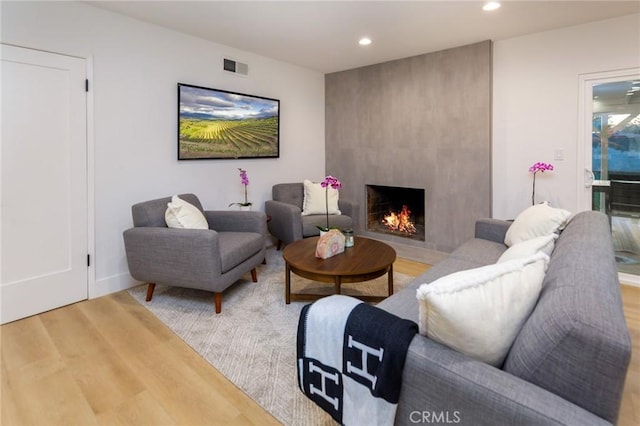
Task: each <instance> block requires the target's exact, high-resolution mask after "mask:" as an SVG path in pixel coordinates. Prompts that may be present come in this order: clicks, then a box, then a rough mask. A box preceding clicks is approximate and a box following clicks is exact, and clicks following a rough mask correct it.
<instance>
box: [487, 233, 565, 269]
mask: <svg viewBox="0 0 640 426" xmlns="http://www.w3.org/2000/svg"><path fill="white" fill-rule="evenodd" d="M556 238H558V235H557V234H551V235H545V236H544V237H536V238H532V239H530V240H527V241H522V242H519V243H518V244H514V245H512V246H511V247H509V248H508V249H507V250H506V251H505V252H504V253H502V256H500V258H499V259H498V262H497V263H502V262H507V261H509V260H513V259H519V258H522V257H529V256H531V255H534V254H536V253H537V252H539V251H541V252H542V253H544V254H546V255H547V256H551V253H552V252H553V248H554V247H555V245H556Z"/></svg>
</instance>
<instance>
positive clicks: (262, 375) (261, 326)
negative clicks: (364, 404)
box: [129, 248, 412, 426]
mask: <svg viewBox="0 0 640 426" xmlns="http://www.w3.org/2000/svg"><path fill="white" fill-rule="evenodd" d="M411 279H412V277H410V276H407V275H404V274H399V273H394V292H395V291H399V290H400V289H401V288H403V287H404V286H405V285H406V284H408V283H409V282H410V281H411ZM291 282H292V284H291V288H292V292H293V293H296V292H310V293H320V292H326V293H327V294H331V293H332V289H333V285H329V284H321V283H314V282H311V281H309V280H306V279H303V278H300V277H297V276H295V275H293V274H292V279H291ZM386 283H387V276H386V275H385V276H383V277H380V278H378V279H376V280H373V281H368V282H366V283H356V284H344V285H343V293H344V294H352V295H357V294H362V295H364V294H366V295H386ZM129 293H130V294H131V295H132V296H133V297H134V298H135V299H136V300H137V301H138V302H140V303H141V304H142V305H143V306H145V307H146V308H147V309H149V310H150V311H151V312H152V313H153V314H154V315H156V316H157V317H158V318H159V319H160V320H161V321H162V322H163V323H164V324H166V325H167V326H168V327H169V328H170V329H171V330H173V332H174V333H176V335H178V336H179V337H180V338H181V339H183V340H184V341H185V342H186V343H187V344H188V345H189V346H191V347H192V348H193V349H194V350H195V351H196V352H198V353H199V354H200V355H201V356H202V357H203V358H204V359H206V360H207V361H208V362H209V363H210V364H211V365H213V366H214V367H215V368H216V369H218V370H219V371H220V372H221V373H222V374H224V376H225V377H227V378H228V379H229V380H231V381H232V382H233V383H234V384H235V385H236V386H238V387H239V388H240V389H242V390H243V391H244V392H245V393H246V394H247V395H249V396H250V397H251V398H252V399H253V400H254V401H256V402H257V403H258V404H260V405H261V406H262V407H264V408H265V409H266V410H267V411H269V412H270V413H271V414H272V415H273V416H275V417H276V418H277V419H278V420H279V421H280V422H282V423H283V424H285V425H291V426H302V425H314V426H315V425H334V424H335V422H334V421H333V420H332V419H331V417H330V416H329V415H328V414H326V413H325V412H324V411H322V410H320V409H319V408H318V407H317V406H316V405H315V404H313V403H312V402H311V401H310V400H308V399H307V398H306V397H305V396H304V395H303V394H302V392H301V391H300V390H299V388H298V383H297V378H296V331H297V324H298V317H299V315H300V310H301V309H302V307H303V306H304V305H306V304H307V303H310V302H306V301H304V302H303V301H301V302H296V301H292V302H291V304H290V305H286V304H285V303H284V261H283V259H282V254H281V252H278V251H276V250H275V249H274V248H270V249H268V250H267V264H266V265H260V266H259V267H258V282H257V283H253V282H252V281H251V277H250V276H249V274H247V276H246V277H245V278H244V279H242V280H241V281H239V282H237V283H236V284H234V285H233V286H231V287H230V288H229V289H227V290H226V291H225V292H224V293H223V295H222V313H221V314H219V315H216V314H215V312H214V305H213V294H212V293H209V292H205V291H198V290H189V289H181V288H175V287H166V286H160V285H158V286H157V287H156V290H155V292H154V295H153V300H152V301H151V302H149V303H147V302H145V301H144V299H145V296H146V286H139V287H135V288H133V289H130V290H129Z"/></svg>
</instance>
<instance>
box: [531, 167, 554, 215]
mask: <svg viewBox="0 0 640 426" xmlns="http://www.w3.org/2000/svg"><path fill="white" fill-rule="evenodd" d="M546 170H549V171H552V170H553V164H550V163H541V162H537V163H534V164H533V165H532V166H531V167H529V173H533V190H532V191H531V205H532V206H533V205H534V204H535V203H536V173H538V172H540V173H544V172H545V171H546Z"/></svg>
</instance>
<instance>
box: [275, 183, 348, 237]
mask: <svg viewBox="0 0 640 426" xmlns="http://www.w3.org/2000/svg"><path fill="white" fill-rule="evenodd" d="M271 195H272V199H271V200H267V201H266V202H265V213H266V214H267V215H269V216H270V217H271V220H270V221H269V223H268V229H269V232H270V233H271V235H273V236H274V237H275V238H277V239H278V241H281V242H282V243H283V244H289V243H291V242H293V241H297V240H301V239H302V238H307V237H313V236H316V235H320V231H319V230H318V228H317V227H318V226H326V225H327V218H326V215H308V216H302V204H303V202H304V184H303V183H302V182H296V183H280V184H277V185H274V186H273V188H272V189H271ZM338 208H339V209H340V212H341V213H342V214H340V215H329V226H330V227H331V226H335V227H338V228H340V229H357V227H358V223H357V220H358V217H359V215H360V207H359V205H358V204H357V203H354V202H351V201H349V200H343V199H339V200H338Z"/></svg>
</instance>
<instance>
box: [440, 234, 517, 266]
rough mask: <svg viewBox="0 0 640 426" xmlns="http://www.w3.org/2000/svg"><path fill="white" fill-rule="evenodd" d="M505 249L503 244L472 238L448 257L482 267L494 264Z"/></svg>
mask: <svg viewBox="0 0 640 426" xmlns="http://www.w3.org/2000/svg"><path fill="white" fill-rule="evenodd" d="M506 249H507V246H506V245H504V243H496V242H493V241H488V240H483V239H480V238H473V239H471V240H469V241H467V242H466V243H464V244H463V245H461V246H460V247H458V248H457V249H455V250H454V251H453V253H451V255H450V257H451V258H453V259H460V260H467V261H469V262H474V263H476V264H477V266H483V265H489V264H491V263H496V261H497V260H498V258H499V257H500V256H501V255H502V253H504V252H505V250H506Z"/></svg>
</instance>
